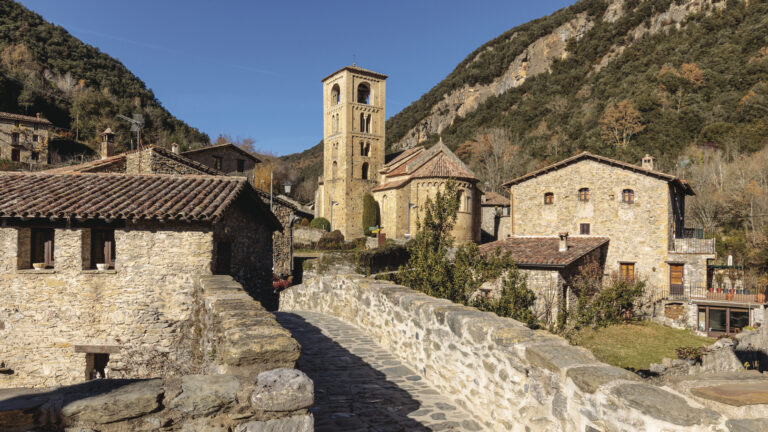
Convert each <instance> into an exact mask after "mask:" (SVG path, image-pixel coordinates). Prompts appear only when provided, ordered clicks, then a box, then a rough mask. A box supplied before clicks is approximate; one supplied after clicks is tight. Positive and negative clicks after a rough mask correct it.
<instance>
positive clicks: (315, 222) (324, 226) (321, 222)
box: [309, 217, 331, 231]
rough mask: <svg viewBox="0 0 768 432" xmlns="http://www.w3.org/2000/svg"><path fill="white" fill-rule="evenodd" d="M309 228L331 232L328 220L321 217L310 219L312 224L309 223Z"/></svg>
mask: <svg viewBox="0 0 768 432" xmlns="http://www.w3.org/2000/svg"><path fill="white" fill-rule="evenodd" d="M309 226H311V227H312V228H318V229H321V230H325V231H330V230H331V223H330V222H328V219H326V218H322V217H319V218H314V219H312V222H310V223H309Z"/></svg>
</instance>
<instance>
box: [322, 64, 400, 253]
mask: <svg viewBox="0 0 768 432" xmlns="http://www.w3.org/2000/svg"><path fill="white" fill-rule="evenodd" d="M386 79H387V76H386V75H382V74H380V73H376V72H372V71H369V70H366V69H362V68H359V67H355V66H347V67H343V68H341V69H339V70H338V71H336V72H334V73H332V74H331V75H329V76H327V77H326V78H324V79H323V81H322V82H323V175H322V176H321V177H320V179H319V186H318V189H317V191H316V193H315V216H316V217H323V218H326V219H328V220H329V221H330V222H331V229H334V230H340V231H341V233H342V234H343V235H344V237H345V238H347V239H352V238H357V237H362V236H363V235H364V232H363V229H364V228H367V227H363V223H362V222H363V221H362V214H363V197H364V196H365V195H366V194H367V193H369V192H370V191H371V189H372V188H373V187H374V186H375V185H376V184H378V180H379V169H380V168H381V167H382V166H383V165H384V145H385V124H384V123H385V120H386V117H385V116H384V107H385V106H386V84H385V81H386Z"/></svg>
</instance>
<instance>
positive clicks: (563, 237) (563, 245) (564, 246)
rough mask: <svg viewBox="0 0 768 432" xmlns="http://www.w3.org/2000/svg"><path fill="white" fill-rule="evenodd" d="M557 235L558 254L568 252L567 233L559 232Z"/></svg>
mask: <svg viewBox="0 0 768 432" xmlns="http://www.w3.org/2000/svg"><path fill="white" fill-rule="evenodd" d="M558 235H559V236H560V244H559V246H558V248H557V250H558V252H568V233H567V232H561V233H560V234H558Z"/></svg>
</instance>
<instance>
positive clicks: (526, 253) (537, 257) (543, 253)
mask: <svg viewBox="0 0 768 432" xmlns="http://www.w3.org/2000/svg"><path fill="white" fill-rule="evenodd" d="M608 241H609V239H608V238H607V237H569V238H568V250H567V251H565V252H560V251H559V244H560V239H559V238H558V237H510V238H507V239H504V240H499V241H495V242H492V243H486V244H484V245H481V246H480V252H481V253H483V254H487V253H492V252H493V251H495V250H496V249H501V251H502V253H504V252H509V253H510V255H511V256H512V259H513V260H514V261H515V263H516V264H517V265H519V266H522V267H524V266H530V267H536V266H542V267H566V266H568V265H570V264H572V263H573V262H574V261H576V260H578V259H579V258H582V257H583V256H584V255H586V254H588V253H589V252H592V251H593V250H595V249H597V248H599V247H601V246H603V245H604V244H606V243H608Z"/></svg>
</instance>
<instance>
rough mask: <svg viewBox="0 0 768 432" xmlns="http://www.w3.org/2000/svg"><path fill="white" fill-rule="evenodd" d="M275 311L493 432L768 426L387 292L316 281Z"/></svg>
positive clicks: (500, 327)
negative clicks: (367, 341) (441, 396)
mask: <svg viewBox="0 0 768 432" xmlns="http://www.w3.org/2000/svg"><path fill="white" fill-rule="evenodd" d="M280 307H281V309H284V310H310V311H318V312H321V313H325V314H328V315H331V316H335V317H338V318H340V319H342V320H344V321H346V322H348V323H350V324H353V325H355V326H357V327H359V328H361V329H362V330H363V331H365V332H367V333H368V334H369V335H370V336H371V337H373V339H374V340H375V341H376V342H377V343H379V344H380V345H382V346H383V347H385V348H387V349H388V350H389V351H390V352H391V353H393V354H394V355H397V356H399V357H400V358H401V359H402V360H403V361H405V362H407V363H408V364H409V365H411V366H412V367H413V368H414V369H415V370H418V371H419V373H420V374H421V375H422V376H423V377H424V378H425V379H426V380H427V381H428V382H430V383H431V384H432V385H434V386H436V387H437V388H438V389H439V390H440V391H441V392H443V393H445V394H452V395H455V397H456V402H457V403H459V404H460V405H463V406H464V407H465V408H466V409H467V410H470V411H472V412H475V413H478V415H479V416H480V415H484V416H485V420H486V426H487V427H488V428H489V429H491V430H496V431H523V430H526V431H528V430H530V431H534V430H535V431H545V430H549V431H555V430H557V431H579V432H582V431H590V432H591V431H629V430H633V431H634V430H637V431H662V430H664V431H673V430H674V431H711V430H723V431H727V430H730V431H735V430H755V431H756V430H760V429H759V427H762V426H766V425H768V423H766V421H765V420H764V419H763V417H764V414H765V412H766V409H768V405H765V404H760V405H753V406H745V407H741V408H736V407H733V406H727V405H724V404H722V403H719V402H714V401H712V400H709V399H706V398H702V397H697V396H693V394H692V393H691V391H692V390H691V391H689V390H690V389H689V390H672V389H671V388H667V387H656V386H653V385H650V384H647V383H643V382H641V381H640V378H639V377H637V376H636V375H635V374H633V373H630V372H628V371H626V370H623V369H619V368H616V367H612V366H608V365H606V364H603V363H600V362H599V361H598V360H596V359H595V358H594V356H593V355H592V354H591V353H590V352H589V351H587V350H585V349H582V348H578V347H573V346H570V345H568V343H567V342H566V341H565V340H564V339H562V338H560V337H557V336H554V335H552V334H549V333H547V332H544V331H534V330H531V329H529V328H527V327H525V326H523V325H522V324H520V323H519V322H517V321H514V320H512V319H506V318H499V317H498V316H496V315H494V314H491V313H484V312H480V311H478V310H476V309H473V308H469V307H464V306H459V305H456V304H454V303H451V302H450V301H448V300H442V299H436V298H432V297H429V296H426V295H424V294H422V293H418V292H415V291H413V290H410V289H408V288H405V287H402V286H397V285H394V284H391V283H386V282H382V281H375V280H370V279H363V278H362V277H359V276H352V275H345V276H335V277H326V278H315V279H312V280H309V281H307V283H306V284H304V285H297V286H294V287H291V288H289V289H287V290H285V291H283V292H282V294H281V302H280ZM694 390H695V389H694ZM729 417H731V418H729ZM733 417H737V418H733ZM744 418H746V419H744ZM750 425H752V426H751V427H752V429H748V428H747V426H750ZM739 427H741V428H743V429H739Z"/></svg>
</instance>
